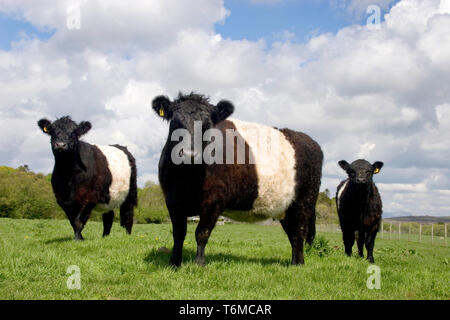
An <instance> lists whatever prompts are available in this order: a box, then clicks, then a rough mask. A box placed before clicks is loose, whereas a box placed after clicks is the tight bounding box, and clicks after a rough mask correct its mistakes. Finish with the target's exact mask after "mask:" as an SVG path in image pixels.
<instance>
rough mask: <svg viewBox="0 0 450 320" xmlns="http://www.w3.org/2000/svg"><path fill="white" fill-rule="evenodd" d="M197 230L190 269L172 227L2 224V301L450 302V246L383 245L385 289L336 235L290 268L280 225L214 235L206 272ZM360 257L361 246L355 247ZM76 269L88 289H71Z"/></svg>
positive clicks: (322, 236)
mask: <svg viewBox="0 0 450 320" xmlns="http://www.w3.org/2000/svg"><path fill="white" fill-rule="evenodd" d="M194 230H195V225H189V229H188V235H187V237H186V242H185V254H184V264H183V266H182V267H181V268H180V269H178V270H175V269H172V268H170V267H168V265H167V263H168V260H169V253H165V252H159V251H158V248H160V247H163V246H165V247H169V248H170V247H171V245H172V235H171V225H168V224H163V225H161V224H160V225H155V224H153V225H135V227H134V230H133V234H132V235H131V236H127V235H126V234H125V232H124V230H123V229H122V228H120V227H119V226H118V225H117V224H114V226H113V229H112V232H111V236H110V237H108V238H105V239H102V238H101V232H102V224H101V223H98V222H93V221H89V222H88V224H87V226H86V229H85V230H84V232H83V235H84V237H85V239H86V240H85V241H83V242H74V241H73V240H72V229H71V227H70V225H69V222H68V221H64V220H16V219H7V218H3V219H0V299H449V298H450V266H449V260H450V248H446V247H444V246H431V245H430V244H425V243H408V242H407V241H394V240H381V239H378V240H377V242H376V244H375V255H374V256H375V262H376V265H377V266H379V267H380V269H381V289H380V290H376V289H375V290H369V289H368V288H367V286H366V281H367V278H368V276H369V275H368V274H367V273H366V272H367V267H368V266H369V263H368V262H366V261H365V260H364V259H359V258H357V257H356V256H354V257H351V258H348V257H346V256H345V255H344V253H343V248H342V243H341V237H340V234H338V233H318V239H319V241H318V242H317V244H316V245H315V247H314V248H312V249H310V250H309V251H308V253H307V254H306V257H305V265H304V266H301V267H292V266H290V265H289V262H290V255H291V250H290V245H289V242H288V240H287V237H286V235H285V234H284V233H283V231H282V229H281V227H276V226H258V225H244V224H242V225H224V226H217V227H216V229H215V230H214V231H213V234H212V236H211V238H210V241H209V243H208V246H207V248H206V262H207V266H206V267H203V268H202V267H198V266H197V265H196V264H195V263H194V262H193V259H194V255H195V248H196V246H195V237H194ZM354 251H355V252H356V247H355V248H354ZM70 265H77V266H79V268H80V270H81V289H80V290H70V289H68V288H67V285H66V281H67V279H68V277H69V274H67V273H66V270H67V268H68V267H69V266H70Z"/></svg>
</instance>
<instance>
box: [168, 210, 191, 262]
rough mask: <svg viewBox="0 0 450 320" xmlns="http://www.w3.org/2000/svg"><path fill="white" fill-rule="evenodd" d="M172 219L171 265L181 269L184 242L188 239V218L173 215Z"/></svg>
mask: <svg viewBox="0 0 450 320" xmlns="http://www.w3.org/2000/svg"><path fill="white" fill-rule="evenodd" d="M170 219H171V220H172V229H173V249H172V256H171V257H170V264H171V265H172V266H175V267H179V266H180V265H181V262H182V261H183V242H184V238H185V237H186V230H187V218H186V217H185V216H177V215H176V214H171V215H170Z"/></svg>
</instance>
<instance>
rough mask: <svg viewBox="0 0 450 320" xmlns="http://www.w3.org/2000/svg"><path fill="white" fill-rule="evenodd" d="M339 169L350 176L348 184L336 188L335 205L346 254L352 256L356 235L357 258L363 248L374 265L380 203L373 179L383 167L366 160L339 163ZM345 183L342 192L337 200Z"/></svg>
mask: <svg viewBox="0 0 450 320" xmlns="http://www.w3.org/2000/svg"><path fill="white" fill-rule="evenodd" d="M339 166H340V167H341V168H342V169H343V170H345V171H346V173H347V174H348V176H349V178H348V179H347V180H344V181H342V182H341V183H340V184H339V186H338V188H337V192H336V205H337V209H338V215H339V223H340V225H341V230H342V234H343V240H344V246H345V253H346V254H347V255H348V256H351V254H352V247H353V244H354V242H355V232H356V233H357V245H358V253H359V256H360V257H363V256H364V255H363V248H364V244H365V246H366V250H367V259H368V260H369V261H370V262H372V263H373V262H374V258H373V248H374V245H375V238H376V235H377V232H378V229H379V226H380V222H381V215H382V203H381V197H380V194H379V192H378V189H377V187H376V186H375V183H373V180H372V176H373V174H376V173H378V172H379V171H380V169H381V168H382V167H383V163H382V162H379V161H377V162H375V163H374V164H370V163H369V162H367V161H366V160H363V159H360V160H356V161H354V162H353V163H352V164H349V163H348V162H347V161H345V160H341V161H339ZM346 182H347V185H346V186H345V189H343V190H342V193H341V196H340V197H338V195H339V192H340V191H341V189H342V188H344V185H345V183H346Z"/></svg>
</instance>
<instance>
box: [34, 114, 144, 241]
mask: <svg viewBox="0 0 450 320" xmlns="http://www.w3.org/2000/svg"><path fill="white" fill-rule="evenodd" d="M38 126H39V127H40V128H41V129H42V131H43V132H44V133H46V134H48V135H50V137H51V141H50V143H51V145H52V151H53V155H54V157H55V166H54V168H53V174H52V187H53V192H54V193H55V197H56V201H57V203H58V204H59V205H60V206H61V208H62V209H63V210H64V212H65V213H66V215H67V218H68V219H69V221H70V224H71V225H72V227H73V230H74V234H75V239H76V240H82V239H83V236H82V235H81V231H82V230H83V228H84V226H85V224H86V222H87V220H88V219H89V216H90V214H91V212H92V210H96V211H103V212H106V213H104V214H103V236H107V235H109V233H110V230H111V226H112V223H113V218H114V211H113V210H114V209H116V208H120V224H121V226H123V227H125V229H126V231H127V233H129V234H130V233H131V229H132V226H133V215H134V207H135V206H136V205H137V184H136V162H135V159H134V158H133V156H132V155H131V153H130V152H129V151H128V150H127V148H126V147H123V146H119V145H112V146H98V145H92V144H89V143H87V142H84V141H80V140H79V137H80V136H82V135H83V134H86V133H87V132H88V131H89V130H90V129H91V124H90V123H89V122H86V121H83V122H81V123H80V124H78V125H77V124H76V123H75V122H74V121H72V120H71V119H70V117H63V118H60V119H58V120H56V121H54V122H53V123H52V122H50V121H49V120H47V119H41V120H39V121H38Z"/></svg>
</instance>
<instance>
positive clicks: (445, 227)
mask: <svg viewBox="0 0 450 320" xmlns="http://www.w3.org/2000/svg"><path fill="white" fill-rule="evenodd" d="M444 229H445V231H444V238H445V246H447V224H445V226H444Z"/></svg>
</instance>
